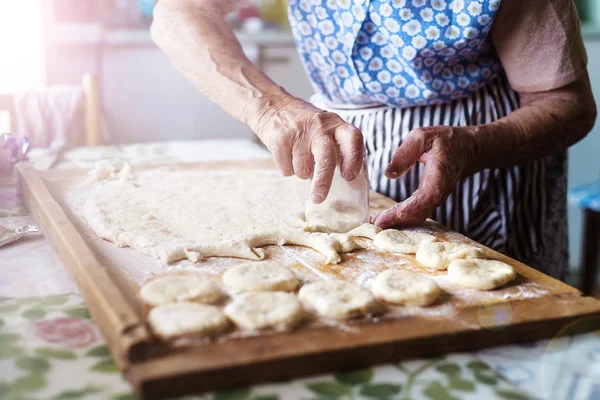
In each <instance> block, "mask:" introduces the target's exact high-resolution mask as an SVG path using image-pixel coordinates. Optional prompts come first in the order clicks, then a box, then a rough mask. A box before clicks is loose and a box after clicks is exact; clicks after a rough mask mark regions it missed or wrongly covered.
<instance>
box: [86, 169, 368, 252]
mask: <svg viewBox="0 0 600 400" xmlns="http://www.w3.org/2000/svg"><path fill="white" fill-rule="evenodd" d="M308 185H309V183H308V182H307V181H302V180H300V179H298V178H295V177H289V178H285V177H282V176H281V175H279V173H277V172H275V171H198V170H179V171H173V170H168V171H167V170H165V169H155V170H151V171H145V172H143V173H139V174H137V175H135V176H134V177H133V178H132V179H127V180H123V181H108V182H105V183H104V184H102V185H101V186H99V187H98V189H97V190H96V192H95V193H94V194H93V195H92V196H91V197H90V198H89V199H88V201H87V202H86V204H85V207H84V217H85V220H86V222H87V223H88V225H89V227H90V228H91V229H92V230H93V231H94V232H95V233H96V234H97V235H98V236H99V237H101V238H103V239H106V240H108V241H111V242H113V243H115V244H116V245H117V246H119V247H132V248H134V249H135V250H137V251H138V252H140V253H143V254H146V255H149V256H152V257H155V258H158V259H160V260H162V261H164V262H166V263H169V264H170V263H173V262H176V261H179V260H184V259H187V260H190V261H192V262H198V261H199V260H201V259H203V258H205V257H237V258H243V259H248V260H261V259H263V258H264V251H263V250H262V249H260V248H258V247H261V246H266V245H283V244H297V245H300V246H307V247H311V248H313V249H315V250H316V251H318V252H320V253H322V254H323V255H324V256H325V258H326V263H328V264H335V263H338V262H339V261H341V257H340V255H339V254H340V253H341V252H345V251H351V249H353V248H356V246H357V245H356V242H354V240H353V239H352V238H349V237H347V236H345V235H342V236H340V235H341V234H338V235H335V236H334V235H329V234H325V233H310V232H305V231H304V228H305V227H306V222H305V221H304V220H303V219H302V217H301V216H302V215H303V211H304V205H305V201H304V199H305V198H306V195H307V193H308ZM166 204H168V207H166V206H165V205H166Z"/></svg>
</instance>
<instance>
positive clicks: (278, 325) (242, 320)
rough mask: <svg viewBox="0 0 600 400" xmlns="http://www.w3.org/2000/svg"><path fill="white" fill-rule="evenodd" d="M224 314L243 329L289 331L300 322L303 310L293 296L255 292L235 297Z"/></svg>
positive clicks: (289, 294) (280, 293) (285, 293)
mask: <svg viewBox="0 0 600 400" xmlns="http://www.w3.org/2000/svg"><path fill="white" fill-rule="evenodd" d="M225 314H226V315H227V316H228V317H229V318H230V319H231V320H232V321H233V322H235V324H236V325H238V326H240V327H241V328H244V329H265V328H275V329H289V328H292V327H294V326H295V325H297V324H298V323H299V322H300V321H301V320H302V316H303V314H304V310H303V309H302V305H301V304H300V302H299V301H298V299H297V298H296V296H295V295H294V294H291V293H287V292H255V293H244V294H241V295H239V296H236V297H235V298H234V299H233V301H232V302H231V303H229V304H228V305H227V306H226V307H225Z"/></svg>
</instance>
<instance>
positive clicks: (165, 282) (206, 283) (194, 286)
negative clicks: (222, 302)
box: [140, 275, 223, 307]
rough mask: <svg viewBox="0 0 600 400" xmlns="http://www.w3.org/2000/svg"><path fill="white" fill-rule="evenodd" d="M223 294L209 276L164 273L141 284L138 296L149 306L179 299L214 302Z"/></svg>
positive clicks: (174, 301) (219, 286)
mask: <svg viewBox="0 0 600 400" xmlns="http://www.w3.org/2000/svg"><path fill="white" fill-rule="evenodd" d="M221 296H223V290H222V289H221V285H219V283H218V282H217V281H216V280H215V279H211V278H206V277H202V276H198V275H165V276H160V277H158V278H156V279H153V280H151V281H149V282H148V283H146V284H144V286H142V289H141V290H140V297H141V298H142V300H144V302H145V303H146V304H148V305H149V306H152V307H154V306H158V305H161V304H167V303H176V302H179V301H195V302H199V303H207V304H210V303H214V302H216V301H217V300H219V299H220V298H221Z"/></svg>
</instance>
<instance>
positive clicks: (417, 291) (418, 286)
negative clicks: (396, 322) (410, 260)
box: [372, 269, 440, 306]
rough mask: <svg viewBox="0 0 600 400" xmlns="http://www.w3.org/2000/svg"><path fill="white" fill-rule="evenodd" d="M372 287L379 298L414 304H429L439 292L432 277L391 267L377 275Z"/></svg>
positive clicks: (396, 302) (392, 301) (395, 302)
mask: <svg viewBox="0 0 600 400" xmlns="http://www.w3.org/2000/svg"><path fill="white" fill-rule="evenodd" d="M372 289H373V294H375V296H376V297H377V298H379V299H381V300H384V301H387V302H390V303H394V304H408V305H416V306H426V305H429V304H431V303H433V302H434V301H435V300H436V299H437V297H438V296H439V294H440V287H439V286H438V284H437V283H435V281H433V280H432V279H429V278H427V277H425V276H423V275H420V274H417V273H414V272H410V271H405V270H392V269H390V270H387V271H385V272H382V273H381V274H379V275H377V278H375V281H374V282H373V288H372Z"/></svg>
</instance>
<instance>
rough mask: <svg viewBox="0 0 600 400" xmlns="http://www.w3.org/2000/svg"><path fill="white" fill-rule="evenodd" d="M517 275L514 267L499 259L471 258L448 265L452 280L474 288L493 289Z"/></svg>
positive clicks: (449, 275)
mask: <svg viewBox="0 0 600 400" xmlns="http://www.w3.org/2000/svg"><path fill="white" fill-rule="evenodd" d="M516 276H517V274H516V273H515V270H514V268H513V267H511V266H510V265H508V264H506V263H503V262H502V261H497V260H483V259H480V258H471V259H467V260H456V261H452V262H451V263H450V265H449V266H448V277H449V278H450V280H451V281H453V282H455V283H457V284H459V285H461V286H465V287H469V288H473V289H480V290H492V289H495V288H497V287H500V286H502V285H505V284H507V283H508V282H510V281H512V280H513V279H515V277H516Z"/></svg>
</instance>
